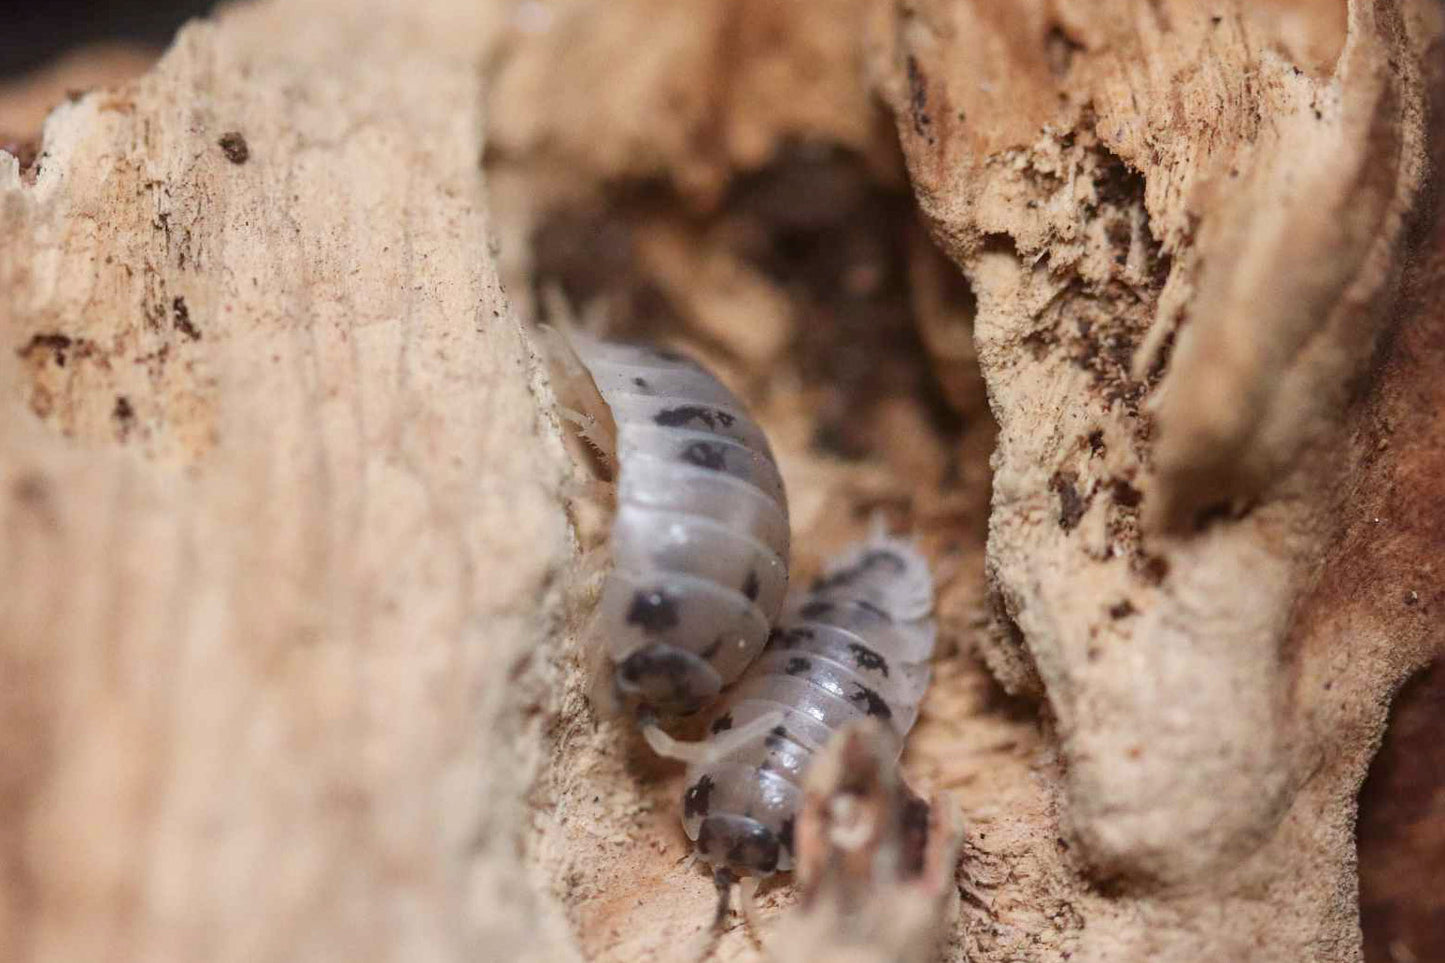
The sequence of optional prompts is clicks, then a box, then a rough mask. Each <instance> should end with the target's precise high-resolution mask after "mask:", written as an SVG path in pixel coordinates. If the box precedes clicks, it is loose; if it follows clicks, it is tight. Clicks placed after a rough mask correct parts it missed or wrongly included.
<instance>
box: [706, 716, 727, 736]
mask: <svg viewBox="0 0 1445 963" xmlns="http://www.w3.org/2000/svg"><path fill="white" fill-rule="evenodd" d="M732 727H733V714H732V713H731V712H724V713H723V714H722V715H720V716H718V717H717V718H716V719H714V720H713V721H712V725H711V726H709V727H708V731H709V732H711V733H712V734H713V735H717V734H718V733H719V732H727V731H728V730H729V729H731V728H732Z"/></svg>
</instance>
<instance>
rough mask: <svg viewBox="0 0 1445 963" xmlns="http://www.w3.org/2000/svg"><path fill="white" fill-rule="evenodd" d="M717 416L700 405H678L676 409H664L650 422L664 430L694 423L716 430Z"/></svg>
mask: <svg viewBox="0 0 1445 963" xmlns="http://www.w3.org/2000/svg"><path fill="white" fill-rule="evenodd" d="M717 415H718V412H715V411H713V410H712V409H711V408H704V407H703V406H702V405H678V406H677V407H676V408H664V409H663V410H662V411H659V412H658V413H657V414H655V415H653V416H652V420H653V422H654V423H656V424H659V425H662V426H663V427H664V428H680V427H682V426H683V425H686V424H688V423H689V422H694V421H695V422H697V423H698V424H700V425H706V426H707V427H709V428H716V427H717V423H718V419H717Z"/></svg>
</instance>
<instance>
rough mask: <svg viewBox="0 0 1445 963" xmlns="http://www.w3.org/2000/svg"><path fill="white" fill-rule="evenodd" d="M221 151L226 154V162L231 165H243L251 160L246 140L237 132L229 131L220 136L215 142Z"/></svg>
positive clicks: (249, 148)
mask: <svg viewBox="0 0 1445 963" xmlns="http://www.w3.org/2000/svg"><path fill="white" fill-rule="evenodd" d="M216 143H217V144H218V145H220V148H221V150H222V151H224V152H225V154H226V160H228V161H230V162H231V163H232V164H244V163H246V161H248V160H250V159H251V147H250V145H248V144H247V143H246V138H245V137H244V136H243V135H242V134H241V132H240V131H238V130H230V131H227V132H226V133H224V134H222V135H221V139H220V140H218V141H216Z"/></svg>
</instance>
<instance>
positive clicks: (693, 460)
mask: <svg viewBox="0 0 1445 963" xmlns="http://www.w3.org/2000/svg"><path fill="white" fill-rule="evenodd" d="M723 451H724V449H723V447H722V445H717V444H714V443H713V442H710V441H694V442H691V443H689V444H688V446H687V447H686V448H684V449H683V450H682V456H681V457H682V460H683V461H685V462H687V463H688V464H689V465H696V466H697V467H699V468H706V469H707V470H708V471H722V470H723V468H724V467H725V466H726V465H727V458H726V457H725V456H724V454H723Z"/></svg>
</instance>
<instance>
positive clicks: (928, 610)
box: [683, 533, 936, 915]
mask: <svg viewBox="0 0 1445 963" xmlns="http://www.w3.org/2000/svg"><path fill="white" fill-rule="evenodd" d="M932 612H933V576H932V574H931V572H930V571H929V567H928V562H927V561H926V560H925V559H924V558H923V556H922V555H921V554H919V552H918V551H917V550H916V549H915V548H913V547H912V546H911V545H910V544H909V543H907V542H905V541H902V540H900V539H896V538H890V537H887V536H884V535H882V534H881V533H879V534H875V535H874V536H873V537H871V538H870V539H868V540H866V541H864V542H863V543H861V544H859V545H856V546H854V547H853V548H852V549H850V550H849V551H848V552H847V553H846V554H845V555H843V556H841V557H840V558H838V559H837V560H835V561H834V562H833V563H832V564H831V565H830V566H828V568H827V569H826V570H825V572H824V574H823V576H822V577H821V578H820V579H819V580H818V581H817V582H816V583H815V584H814V585H813V587H812V588H811V589H810V590H809V591H808V592H807V593H806V594H804V595H801V596H800V597H797V598H795V599H794V600H793V601H791V602H790V603H789V604H788V606H787V610H786V612H785V613H784V615H783V617H782V618H781V620H780V622H779V625H778V627H777V628H776V629H774V631H773V633H772V635H771V637H770V639H769V642H768V645H767V648H766V651H765V652H764V653H763V655H762V657H761V658H759V659H758V660H757V661H756V662H754V663H753V664H752V665H751V666H750V667H749V668H748V670H747V672H746V673H745V674H744V675H743V677H742V678H741V679H740V680H739V682H738V684H737V685H736V686H734V687H733V688H731V689H730V690H729V691H728V692H727V693H725V695H724V697H723V699H722V700H720V701H719V703H718V705H717V707H716V710H715V713H714V717H713V719H712V723H711V726H710V730H709V731H710V732H711V737H710V741H709V742H708V743H707V744H705V745H704V746H702V747H698V748H699V749H700V750H703V751H699V752H697V753H696V755H695V761H694V763H693V765H692V766H691V768H690V769H689V771H688V775H687V789H686V791H685V793H684V794H683V824H684V828H685V829H686V831H687V835H688V837H689V838H690V839H692V840H693V841H694V842H695V843H696V848H697V854H698V856H699V857H700V858H701V859H703V860H705V861H707V862H708V863H710V864H711V865H712V867H713V872H714V877H715V879H716V881H717V883H718V887H719V895H720V899H721V902H720V907H719V912H720V915H721V913H722V912H723V911H725V909H726V900H727V892H728V888H729V887H730V885H731V883H732V881H733V880H734V879H736V878H739V877H753V878H756V877H761V876H768V875H770V874H772V873H774V872H777V871H787V870H790V869H792V865H793V825H794V819H795V817H796V814H797V811H798V807H799V805H800V803H801V801H802V788H801V787H802V780H803V775H804V772H805V771H806V769H807V767H808V764H809V762H810V761H811V759H812V757H813V756H814V754H815V753H817V752H818V751H819V750H820V749H822V747H823V745H824V744H825V743H826V742H827V741H828V738H829V737H830V736H831V735H832V734H833V733H834V732H836V731H837V730H838V729H839V728H840V727H842V726H843V725H844V724H845V723H847V722H849V721H850V720H853V719H860V718H863V717H865V716H873V717H875V718H877V719H878V720H879V721H880V722H882V723H883V724H884V725H885V727H886V728H887V729H888V730H890V731H891V732H892V734H893V736H895V737H896V741H897V748H898V751H899V752H901V751H902V746H903V739H904V737H905V736H906V735H907V733H908V731H909V729H911V728H912V727H913V723H914V720H915V719H917V717H918V706H919V703H920V702H921V701H922V698H923V694H924V692H925V690H927V688H928V682H929V678H930V674H931V670H930V667H929V664H928V660H929V657H930V656H931V655H932V653H933V646H934V639H935V635H936V629H935V625H934V621H933V616H932ZM759 720H765V721H766V723H767V728H766V729H765V730H764V731H761V732H759V731H758V727H757V723H758V721H759ZM744 892H745V894H746V893H747V892H748V890H747V889H745V890H744Z"/></svg>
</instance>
